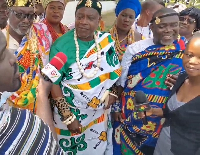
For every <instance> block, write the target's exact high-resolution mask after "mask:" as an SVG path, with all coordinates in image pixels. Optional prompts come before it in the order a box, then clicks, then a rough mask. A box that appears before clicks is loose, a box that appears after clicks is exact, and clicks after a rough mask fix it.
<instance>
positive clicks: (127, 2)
mask: <svg viewBox="0 0 200 155" xmlns="http://www.w3.org/2000/svg"><path fill="white" fill-rule="evenodd" d="M125 9H131V10H133V11H135V18H137V16H138V15H139V14H140V12H141V9H142V7H141V4H140V2H139V0H120V1H119V2H118V3H117V6H116V8H115V14H116V16H117V17H118V15H119V14H120V12H122V11H123V10H125Z"/></svg>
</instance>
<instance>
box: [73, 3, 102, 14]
mask: <svg viewBox="0 0 200 155" xmlns="http://www.w3.org/2000/svg"><path fill="white" fill-rule="evenodd" d="M82 7H88V8H93V9H95V10H97V12H98V13H99V15H101V10H102V4H101V3H100V2H99V1H98V0H80V1H79V2H78V4H77V6H76V11H77V10H78V9H80V8H82Z"/></svg>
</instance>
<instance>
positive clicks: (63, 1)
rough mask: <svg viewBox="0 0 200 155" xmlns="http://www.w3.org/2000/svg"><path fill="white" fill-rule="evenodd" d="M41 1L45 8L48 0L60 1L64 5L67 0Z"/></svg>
mask: <svg viewBox="0 0 200 155" xmlns="http://www.w3.org/2000/svg"><path fill="white" fill-rule="evenodd" d="M41 2H42V6H43V8H44V9H46V8H47V5H48V4H49V3H50V2H60V3H62V4H63V5H64V6H65V5H66V4H67V2H68V0H41Z"/></svg>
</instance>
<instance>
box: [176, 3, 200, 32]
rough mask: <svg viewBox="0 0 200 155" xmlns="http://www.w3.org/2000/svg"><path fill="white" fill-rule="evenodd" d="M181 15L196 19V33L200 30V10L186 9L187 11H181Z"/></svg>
mask: <svg viewBox="0 0 200 155" xmlns="http://www.w3.org/2000/svg"><path fill="white" fill-rule="evenodd" d="M179 15H180V16H190V17H191V18H194V19H195V21H196V29H195V30H194V32H195V31H198V30H200V9H198V8H195V7H190V8H186V9H185V10H183V11H181V12H180V13H179Z"/></svg>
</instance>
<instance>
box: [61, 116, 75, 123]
mask: <svg viewBox="0 0 200 155" xmlns="http://www.w3.org/2000/svg"><path fill="white" fill-rule="evenodd" d="M75 119H76V116H75V115H74V114H73V115H72V116H71V117H69V118H68V119H66V120H64V121H63V123H64V124H65V125H69V124H71V123H72V122H73V121H74V120H75Z"/></svg>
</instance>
